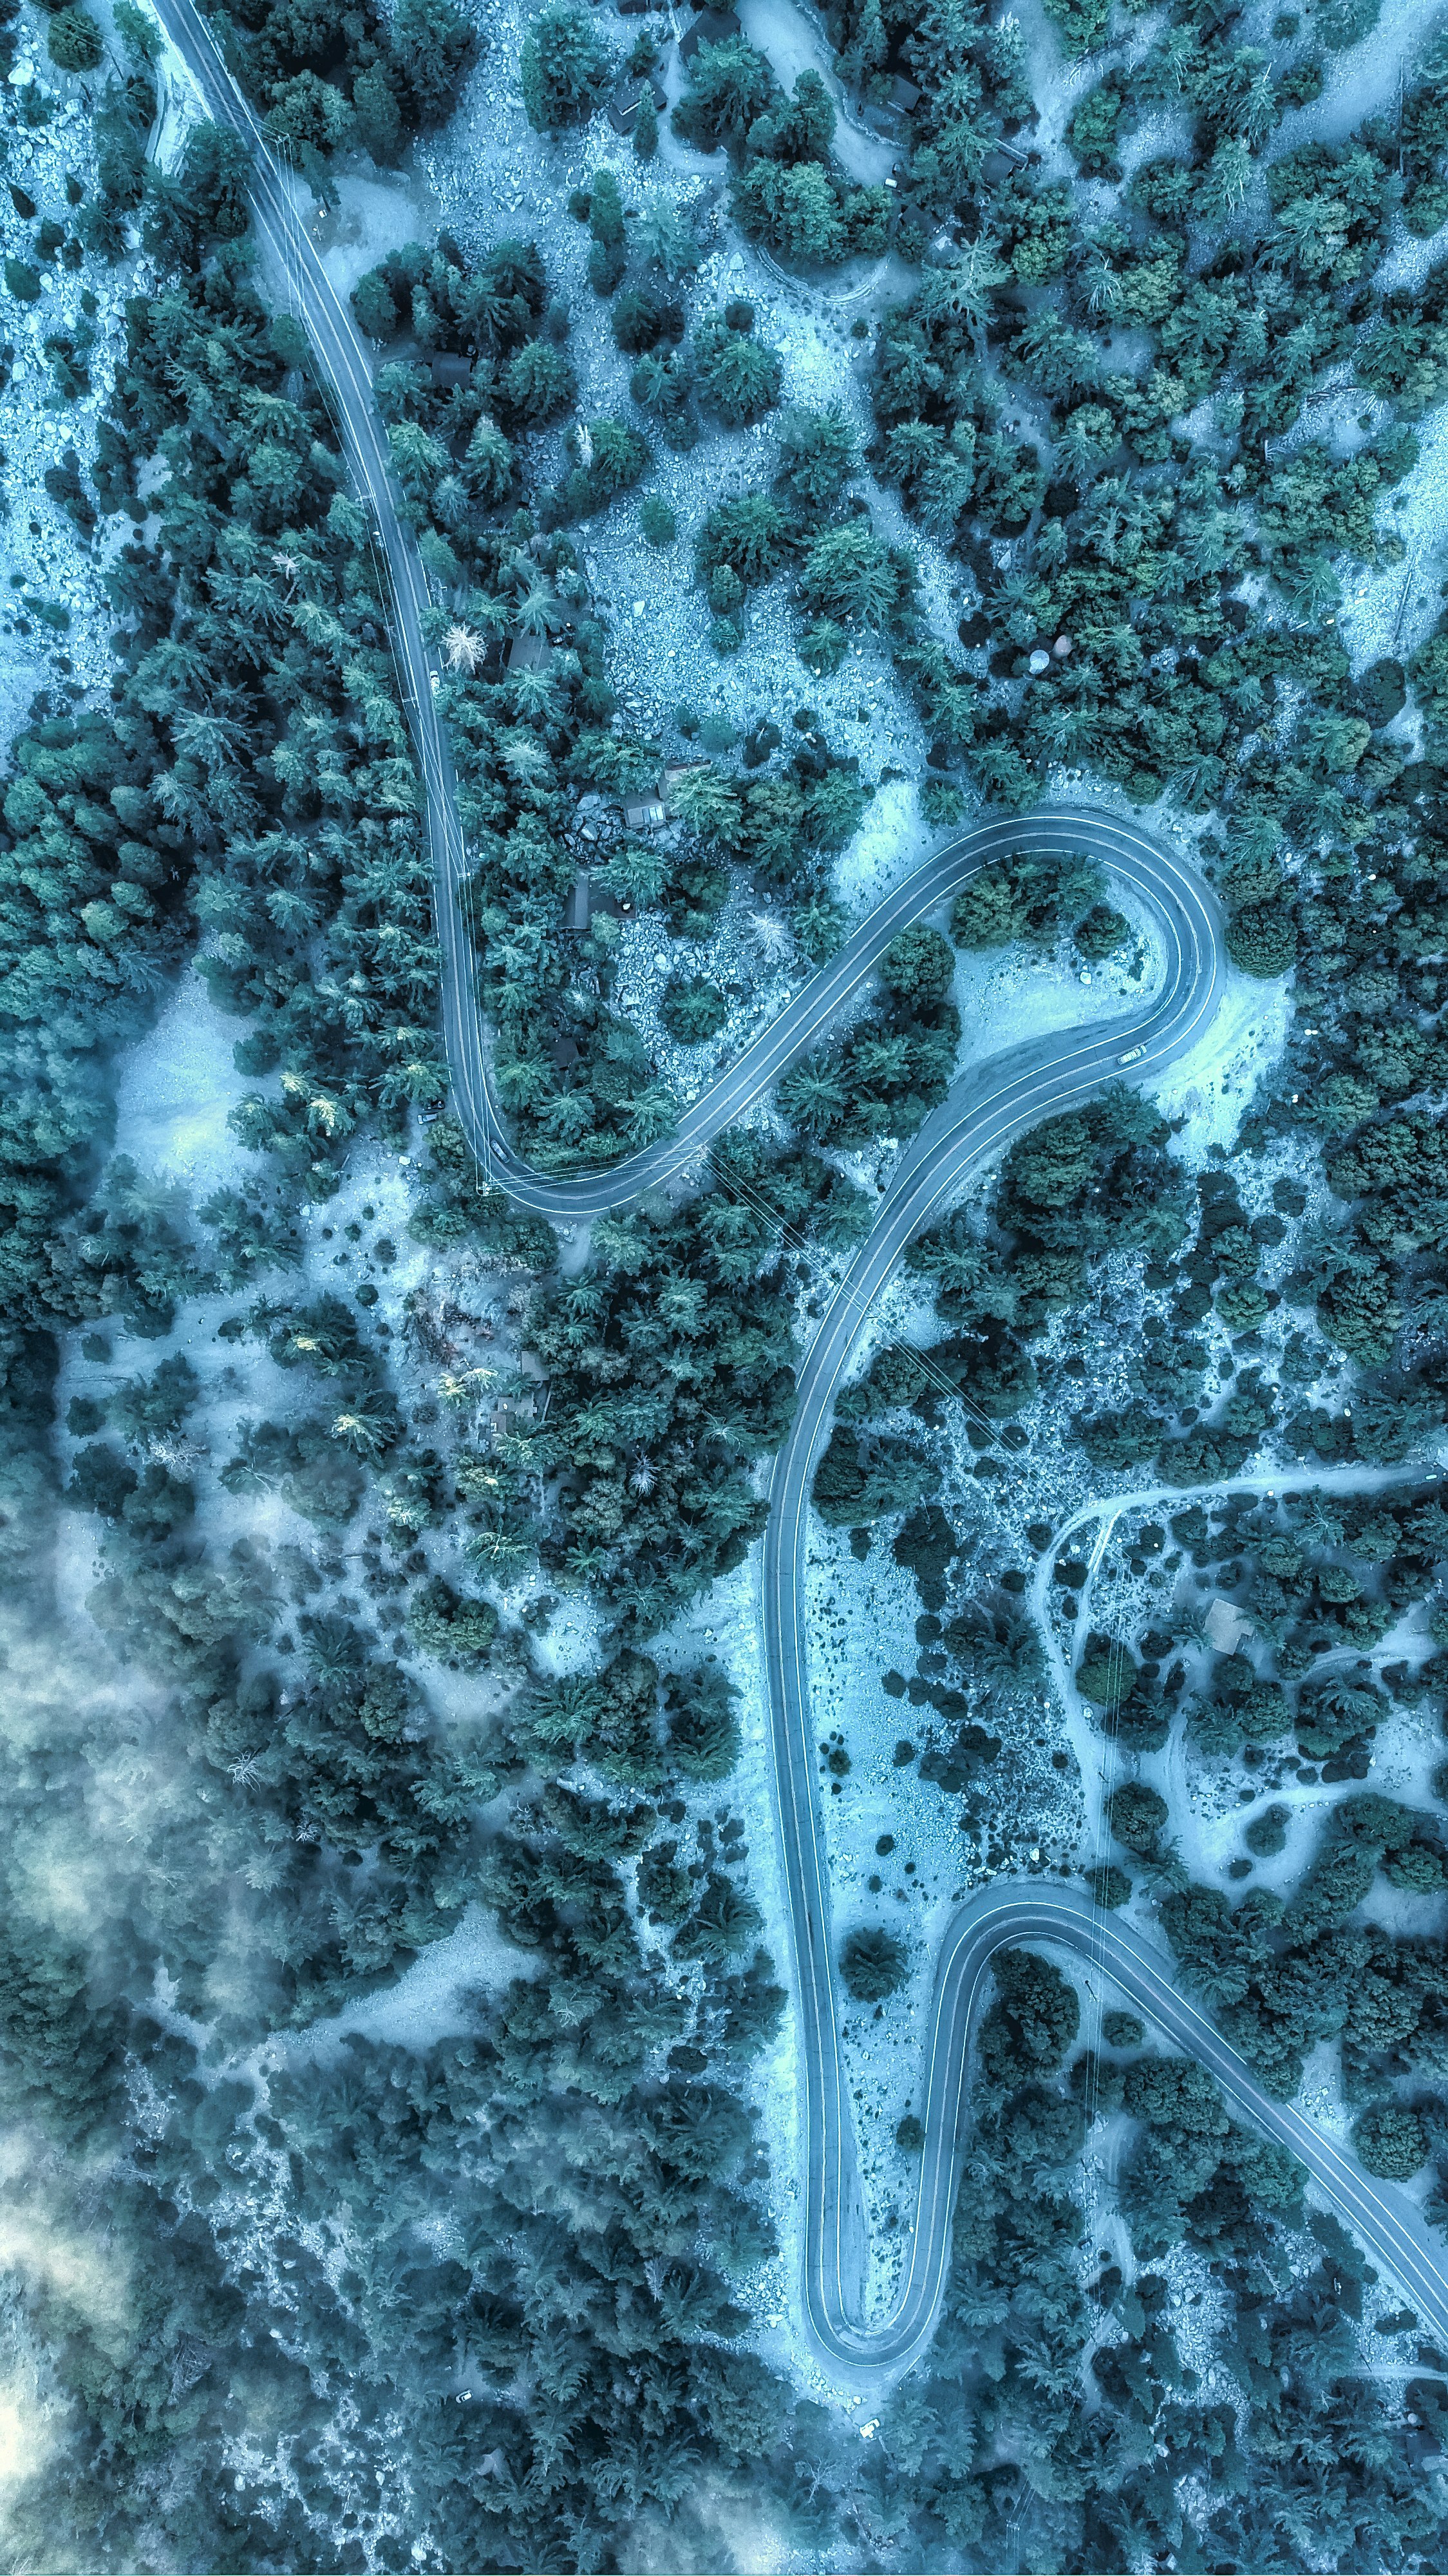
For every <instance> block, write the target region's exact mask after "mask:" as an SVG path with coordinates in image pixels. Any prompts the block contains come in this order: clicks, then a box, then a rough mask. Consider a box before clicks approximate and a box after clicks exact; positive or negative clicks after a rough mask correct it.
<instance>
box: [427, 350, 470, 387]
mask: <svg viewBox="0 0 1448 2576" xmlns="http://www.w3.org/2000/svg"><path fill="white" fill-rule="evenodd" d="M472 380H473V368H472V360H471V359H470V358H459V357H454V356H453V354H452V353H451V351H444V350H441V349H436V350H434V352H433V359H432V381H433V383H434V385H435V386H436V388H437V390H438V392H439V393H448V392H450V391H451V390H452V387H453V386H454V385H470V384H471V383H472Z"/></svg>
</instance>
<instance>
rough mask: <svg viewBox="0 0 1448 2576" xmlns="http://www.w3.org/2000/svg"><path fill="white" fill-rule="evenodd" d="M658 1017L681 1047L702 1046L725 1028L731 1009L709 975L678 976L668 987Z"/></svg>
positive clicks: (666, 986) (665, 989)
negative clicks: (711, 981)
mask: <svg viewBox="0 0 1448 2576" xmlns="http://www.w3.org/2000/svg"><path fill="white" fill-rule="evenodd" d="M659 1016H660V1018H661V1019H662V1021H663V1023H664V1026H665V1028H666V1029H667V1030H668V1032H669V1035H670V1037H673V1038H677V1039H678V1041H679V1043H680V1045H681V1046H702V1045H703V1044H704V1041H705V1039H706V1038H712V1037H715V1036H717V1035H718V1032H719V1031H720V1029H722V1027H723V1026H724V1023H725V1021H726V1020H727V1018H728V1017H729V1005H728V1003H727V1002H726V1001H725V999H724V996H723V994H722V993H721V992H720V990H719V987H718V985H717V984H711V983H710V981H709V978H708V976H707V975H691V976H689V977H687V978H685V977H683V976H679V977H676V978H675V980H674V981H673V982H672V983H670V984H667V985H665V987H664V998H663V1001H662V1002H661V1003H660V1005H659Z"/></svg>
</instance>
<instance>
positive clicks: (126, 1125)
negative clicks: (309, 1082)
mask: <svg viewBox="0 0 1448 2576" xmlns="http://www.w3.org/2000/svg"><path fill="white" fill-rule="evenodd" d="M246 1027H247V1023H246V1022H245V1021H244V1020H234V1019H230V1018H228V1017H227V1016H226V1014H225V1013H224V1012H221V1011H219V1010H218V1009H217V1008H216V1005H215V1003H214V1002H213V1001H212V998H211V994H210V990H209V988H208V986H207V983H206V980H205V977H204V976H203V975H202V974H201V973H200V972H199V970H198V968H197V967H196V966H195V965H194V964H192V965H190V966H188V967H187V968H186V971H185V973H184V974H183V975H182V977H181V980H180V982H179V984H178V985H177V987H176V991H175V994H174V996H173V998H172V999H171V1000H170V1001H169V1002H168V1003H167V1005H166V1007H165V1009H164V1010H163V1011H162V1012H161V1014H160V1016H159V1018H158V1019H157V1021H156V1024H155V1026H154V1028H153V1029H152V1030H151V1031H150V1033H149V1035H148V1036H147V1037H145V1038H143V1039H142V1040H141V1042H140V1044H139V1045H138V1046H136V1047H135V1048H134V1049H132V1051H131V1053H130V1055H129V1057H128V1059H127V1061H126V1064H125V1066H124V1069H123V1071H122V1073H121V1077H120V1080H119V1082H118V1083H117V1085H116V1151H117V1153H119V1154H130V1155H132V1156H133V1157H134V1159H135V1161H136V1162H137V1163H138V1164H139V1165H140V1167H141V1169H142V1170H143V1171H146V1172H154V1173H156V1174H158V1175H163V1176H165V1177H166V1178H168V1179H173V1180H179V1181H184V1182H185V1183H186V1184H187V1185H188V1187H189V1188H190V1189H191V1190H192V1191H194V1192H197V1193H199V1194H200V1195H201V1196H203V1197H204V1196H205V1195H207V1194H208V1193H209V1192H210V1191H211V1190H214V1189H220V1188H224V1187H226V1186H228V1185H230V1186H236V1185H238V1184H240V1183H241V1182H243V1181H245V1180H248V1179H250V1178H252V1177H253V1176H254V1175H255V1174H257V1173H259V1172H262V1171H264V1170H265V1169H266V1157H265V1155H262V1154H254V1153H252V1152H250V1151H249V1149H248V1148H247V1147H246V1146H245V1145H242V1144H241V1143H240V1142H239V1141H238V1139H237V1138H236V1137H235V1136H233V1135H232V1133H231V1131H230V1129H229V1128H228V1126H227V1123H226V1122H227V1119H228V1117H229V1116H230V1114H231V1111H232V1110H233V1109H234V1108H235V1106H236V1103H237V1102H238V1101H239V1100H241V1099H243V1098H244V1097H245V1096H246V1094H247V1093H248V1092H250V1091H255V1090H256V1089H257V1088H258V1085H257V1082H256V1080H255V1078H254V1077H248V1076H246V1075H244V1074H240V1073H238V1072H237V1070H236V1066H235V1062H234V1060H233V1049H234V1047H235V1044H236V1041H237V1039H238V1038H239V1037H241V1036H244V1035H245V1032H246Z"/></svg>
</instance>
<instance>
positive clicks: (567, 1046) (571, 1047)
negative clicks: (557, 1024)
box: [548, 1029, 578, 1073]
mask: <svg viewBox="0 0 1448 2576" xmlns="http://www.w3.org/2000/svg"><path fill="white" fill-rule="evenodd" d="M548 1058H549V1062H550V1063H551V1065H552V1067H553V1070H554V1072H555V1073H571V1071H572V1069H573V1067H574V1065H576V1064H577V1062H578V1040H577V1038H573V1037H570V1036H569V1034H568V1031H567V1030H566V1029H559V1030H558V1031H557V1032H556V1033H555V1036H554V1039H553V1043H552V1045H551V1046H550V1048H549V1050H548Z"/></svg>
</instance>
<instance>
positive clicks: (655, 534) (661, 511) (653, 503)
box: [639, 492, 679, 547]
mask: <svg viewBox="0 0 1448 2576" xmlns="http://www.w3.org/2000/svg"><path fill="white" fill-rule="evenodd" d="M639 530H640V533H641V534H642V536H643V537H644V538H645V539H646V541H647V543H648V544H649V545H651V546H657V547H664V546H671V545H672V544H673V542H674V539H675V537H676V536H677V535H678V533H679V522H678V520H677V519H676V518H675V516H674V514H673V511H672V510H671V509H670V508H669V505H668V502H667V501H664V500H661V499H660V497H659V495H658V493H657V492H651V493H650V494H649V496H648V499H647V500H646V501H641V502H640V504H639Z"/></svg>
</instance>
